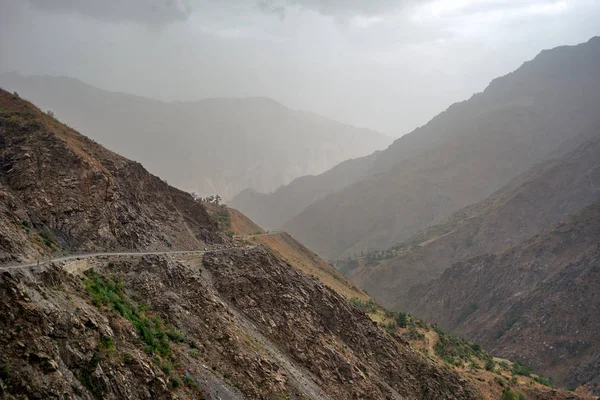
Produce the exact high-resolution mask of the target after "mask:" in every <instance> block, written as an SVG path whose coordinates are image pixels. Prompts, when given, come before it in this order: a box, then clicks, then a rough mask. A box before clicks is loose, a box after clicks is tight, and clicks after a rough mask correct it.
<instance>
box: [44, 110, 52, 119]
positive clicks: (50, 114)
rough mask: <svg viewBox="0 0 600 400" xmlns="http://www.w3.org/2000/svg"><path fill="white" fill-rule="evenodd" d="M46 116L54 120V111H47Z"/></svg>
mask: <svg viewBox="0 0 600 400" xmlns="http://www.w3.org/2000/svg"><path fill="white" fill-rule="evenodd" d="M46 114H48V115H49V116H51V117H52V118H54V111H52V110H48V111H46Z"/></svg>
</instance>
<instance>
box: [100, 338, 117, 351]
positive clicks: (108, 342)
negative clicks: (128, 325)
mask: <svg viewBox="0 0 600 400" xmlns="http://www.w3.org/2000/svg"><path fill="white" fill-rule="evenodd" d="M99 347H100V348H101V349H105V350H109V351H111V350H114V349H115V343H114V342H113V338H111V337H110V336H102V338H101V339H100V344H99Z"/></svg>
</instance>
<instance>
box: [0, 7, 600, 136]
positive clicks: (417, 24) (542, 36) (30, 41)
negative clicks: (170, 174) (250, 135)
mask: <svg viewBox="0 0 600 400" xmlns="http://www.w3.org/2000/svg"><path fill="white" fill-rule="evenodd" d="M598 21H600V1H598V0H560V1H555V0H424V1H413V0H320V1H319V0H103V1H96V0H0V72H7V71H19V72H21V73H25V74H51V75H67V76H71V77H75V78H79V79H81V80H83V81H85V82H88V83H91V84H93V85H95V86H98V87H100V88H103V89H108V90H113V91H122V92H128V93H134V94H138V95H143V96H148V97H152V98H157V99H163V100H198V99H201V98H206V97H218V96H228V97H238V96H267V97H272V98H274V99H276V100H278V101H280V102H282V103H283V104H285V105H287V106H289V107H292V108H297V109H305V110H310V111H314V112H317V113H320V114H323V115H325V116H328V117H331V118H335V119H338V120H340V121H342V122H347V123H350V124H354V125H358V126H364V127H369V128H374V129H377V130H380V131H382V132H384V133H387V134H390V135H393V136H400V135H402V134H404V133H407V132H409V131H410V130H412V129H413V128H414V127H416V126H419V125H422V124H424V123H426V122H427V121H428V120H429V119H430V118H431V117H433V116H434V115H435V114H437V113H439V112H440V111H443V110H444V109H445V108H446V107H447V106H448V105H450V104H451V103H453V102H455V101H459V100H464V99H466V98H468V97H470V95H471V94H472V93H474V92H477V91H481V90H483V89H484V88H485V86H486V85H487V84H488V83H489V81H490V80H491V79H493V78H494V77H496V76H499V75H504V74H506V73H508V72H510V71H511V70H513V69H515V68H517V67H518V66H519V65H521V64H522V63H523V61H525V60H528V59H531V58H533V57H534V56H535V55H536V54H537V53H538V52H539V51H540V50H542V49H544V48H550V47H555V46H558V45H562V44H576V43H579V42H583V41H587V40H588V39H589V38H590V37H592V36H594V35H598V34H600V26H599V25H598Z"/></svg>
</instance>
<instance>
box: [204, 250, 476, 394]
mask: <svg viewBox="0 0 600 400" xmlns="http://www.w3.org/2000/svg"><path fill="white" fill-rule="evenodd" d="M204 264H205V265H206V266H207V268H208V269H209V270H210V271H211V272H212V274H213V276H214V282H215V287H216V288H217V290H218V291H219V292H220V293H221V295H222V296H223V298H225V299H228V300H229V301H230V302H231V304H232V305H233V306H235V307H236V308H237V309H238V310H240V311H241V312H243V313H244V314H245V315H247V316H248V317H249V318H250V319H251V320H252V321H253V322H254V323H255V324H257V326H258V327H259V329H260V330H261V331H263V332H265V335H266V336H267V337H268V338H269V339H271V340H273V342H275V343H276V344H277V345H278V346H279V348H281V349H282V350H284V351H286V352H287V353H288V354H289V355H290V356H291V357H292V358H293V359H294V360H295V361H296V362H297V363H299V364H300V365H302V366H303V367H305V368H307V369H308V370H309V371H310V372H311V373H312V374H314V375H315V376H316V378H317V382H318V383H320V384H321V385H323V386H324V387H325V388H326V390H327V391H328V393H329V394H331V396H332V397H333V398H357V399H381V398H385V397H386V396H390V397H392V398H394V397H397V396H396V394H400V395H401V396H403V397H407V398H422V399H440V398H447V399H454V398H471V396H473V395H474V394H473V393H472V392H471V391H470V389H469V387H468V384H467V382H465V381H461V380H460V379H459V378H458V376H456V375H454V374H453V373H450V372H449V371H444V370H443V369H440V368H439V366H438V365H436V364H434V363H432V361H431V360H429V359H428V358H426V357H424V356H423V355H422V354H420V353H418V352H416V351H414V350H413V349H411V348H410V347H409V346H408V345H407V344H406V343H401V342H400V343H395V342H394V341H392V340H390V339H389V338H388V337H386V336H385V335H384V334H383V333H382V332H381V331H380V330H379V329H378V328H377V327H376V326H375V325H374V324H373V322H372V321H371V320H370V319H369V318H368V317H367V316H366V315H365V314H364V313H363V312H361V311H359V310H357V309H356V308H355V307H353V306H351V305H350V304H349V303H347V302H346V301H345V300H344V298H343V297H341V295H339V294H337V293H335V292H333V291H332V290H331V289H329V288H327V287H325V286H324V285H322V284H321V283H320V282H318V281H316V280H313V279H307V278H306V276H304V275H303V274H301V273H300V272H298V271H296V270H294V269H292V268H291V267H290V266H289V265H286V264H284V263H281V262H280V261H278V260H276V259H274V258H273V257H271V256H270V255H268V254H267V253H264V252H257V253H255V254H253V255H252V256H251V257H247V256H243V254H240V253H238V254H233V255H228V256H222V257H221V256H219V257H206V259H205V261H204ZM242 264H243V265H244V267H243V268H240V267H239V266H240V265H242Z"/></svg>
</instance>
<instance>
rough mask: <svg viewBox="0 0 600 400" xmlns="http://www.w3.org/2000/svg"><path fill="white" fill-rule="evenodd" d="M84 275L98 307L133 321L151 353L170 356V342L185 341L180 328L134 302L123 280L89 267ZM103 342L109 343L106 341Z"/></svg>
mask: <svg viewBox="0 0 600 400" xmlns="http://www.w3.org/2000/svg"><path fill="white" fill-rule="evenodd" d="M84 274H85V276H86V280H85V282H84V286H85V290H86V292H87V293H88V294H89V295H90V296H91V297H92V303H93V304H94V305H96V306H97V307H102V306H105V307H108V308H109V309H111V310H113V311H114V312H116V313H117V314H119V315H121V316H122V317H124V318H125V319H127V320H128V321H129V322H131V324H132V325H133V326H134V327H135V329H136V331H137V333H138V336H139V338H140V340H141V341H142V342H143V343H144V345H145V351H146V352H147V353H148V354H155V353H157V354H159V355H160V356H162V357H166V356H168V355H169V354H170V353H171V349H170V344H169V341H172V342H176V343H179V342H182V341H183V340H185V336H184V335H183V334H182V333H181V332H180V331H178V330H177V329H175V328H174V327H167V325H166V324H165V322H164V321H163V320H162V319H161V318H160V317H158V316H150V315H148V314H147V312H146V309H147V307H145V306H139V307H138V306H136V305H135V304H134V303H132V302H131V300H130V299H129V297H128V296H127V295H126V294H125V291H124V284H123V282H115V281H113V280H111V279H107V278H104V277H102V276H100V275H98V274H97V273H96V272H95V271H94V270H87V271H85V273H84ZM111 340H112V339H111ZM103 343H105V344H108V343H107V342H106V341H105V342H103ZM165 363H167V364H168V362H165ZM163 364H164V363H163ZM163 364H161V365H163ZM168 367H169V366H168Z"/></svg>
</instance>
